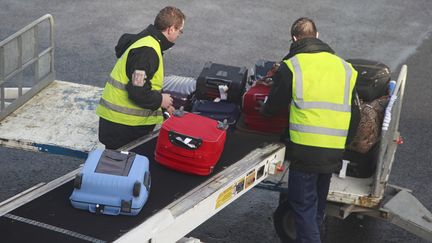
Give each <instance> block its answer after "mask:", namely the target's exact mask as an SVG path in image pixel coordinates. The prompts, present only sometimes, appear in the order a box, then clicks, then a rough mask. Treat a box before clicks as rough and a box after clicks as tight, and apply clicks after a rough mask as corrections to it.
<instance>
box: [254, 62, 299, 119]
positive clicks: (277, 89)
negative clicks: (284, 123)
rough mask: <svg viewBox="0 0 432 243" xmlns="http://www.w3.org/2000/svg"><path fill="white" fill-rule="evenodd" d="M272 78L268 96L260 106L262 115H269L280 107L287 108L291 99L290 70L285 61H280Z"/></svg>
mask: <svg viewBox="0 0 432 243" xmlns="http://www.w3.org/2000/svg"><path fill="white" fill-rule="evenodd" d="M272 79H273V85H272V87H271V89H270V93H269V96H268V98H267V101H266V102H265V103H264V105H263V106H262V107H261V113H262V114H263V115H264V116H271V115H274V114H276V113H278V112H279V111H280V110H281V109H288V106H289V104H290V101H291V93H292V85H291V84H292V72H291V71H290V70H289V69H288V67H287V66H286V64H285V63H281V65H280V67H279V69H278V71H277V72H276V73H275V75H274V76H273V78H272Z"/></svg>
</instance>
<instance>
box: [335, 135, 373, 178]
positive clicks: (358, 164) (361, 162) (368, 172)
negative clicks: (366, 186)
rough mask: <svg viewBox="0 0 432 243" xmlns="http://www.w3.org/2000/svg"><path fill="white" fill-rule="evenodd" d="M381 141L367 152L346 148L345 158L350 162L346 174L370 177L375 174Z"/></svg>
mask: <svg viewBox="0 0 432 243" xmlns="http://www.w3.org/2000/svg"><path fill="white" fill-rule="evenodd" d="M378 152H379V143H377V144H375V145H374V146H373V147H372V149H371V150H369V152H367V153H364V154H363V153H359V152H355V151H352V150H349V149H345V151H344V155H343V159H344V160H348V161H349V162H350V163H349V164H348V166H347V171H346V175H347V176H351V177H357V178H368V177H371V176H372V175H374V173H375V169H376V164H377V163H376V162H377V160H378Z"/></svg>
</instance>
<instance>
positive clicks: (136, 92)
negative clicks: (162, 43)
mask: <svg viewBox="0 0 432 243" xmlns="http://www.w3.org/2000/svg"><path fill="white" fill-rule="evenodd" d="M158 67H159V57H158V55H157V53H156V51H155V50H154V49H153V48H150V47H146V46H145V47H141V48H136V49H132V50H131V51H130V52H129V55H128V58H127V61H126V75H127V76H128V78H129V80H132V74H133V73H134V71H135V70H143V71H145V74H146V76H147V77H146V79H145V83H144V85H143V86H139V85H134V84H133V83H132V82H130V81H129V82H128V83H127V85H126V90H127V92H128V95H129V99H131V100H132V101H133V102H134V103H135V104H136V105H138V106H140V107H142V108H145V109H150V110H156V109H158V108H159V107H160V106H161V103H162V94H161V93H160V92H158V91H154V90H151V88H152V84H151V82H150V80H151V79H152V78H153V76H154V74H155V73H156V71H157V69H158Z"/></svg>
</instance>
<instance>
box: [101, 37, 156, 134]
mask: <svg viewBox="0 0 432 243" xmlns="http://www.w3.org/2000/svg"><path fill="white" fill-rule="evenodd" d="M143 46H148V47H151V48H153V49H154V50H155V51H156V53H157V55H158V57H159V67H158V69H157V71H156V73H155V74H154V76H153V78H152V79H151V80H150V82H151V84H152V90H156V91H161V90H162V86H163V77H164V69H163V59H162V53H161V48H160V44H159V42H158V41H157V40H156V39H155V38H154V37H152V36H146V37H143V38H141V39H139V40H137V41H136V42H135V43H133V44H132V45H131V46H130V47H128V49H127V50H126V51H125V52H124V53H123V55H122V56H121V57H120V58H119V59H118V60H117V63H116V64H115V66H114V68H113V70H112V71H111V79H110V80H109V81H108V82H107V83H106V85H105V88H104V91H103V93H102V98H101V100H100V103H99V105H98V107H97V108H96V114H97V115H98V116H100V117H102V118H104V119H106V120H108V121H111V122H115V123H119V124H123V125H128V126H141V125H153V124H160V123H162V121H163V116H162V110H161V108H159V109H157V110H155V111H152V110H149V109H143V108H141V107H139V106H137V105H136V104H134V103H133V102H132V101H131V100H130V99H129V98H128V93H127V91H126V84H127V83H128V82H129V78H128V77H127V75H126V61H127V57H128V54H129V51H130V50H132V49H135V48H140V47H143Z"/></svg>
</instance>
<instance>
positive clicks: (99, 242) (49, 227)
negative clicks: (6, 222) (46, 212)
mask: <svg viewBox="0 0 432 243" xmlns="http://www.w3.org/2000/svg"><path fill="white" fill-rule="evenodd" d="M3 216H4V217H6V218H9V219H13V220H16V221H19V222H22V223H26V224H31V225H34V226H37V227H40V228H44V229H47V230H52V231H55V232H58V233H62V234H65V235H68V236H72V237H75V238H78V239H80V240H86V241H89V242H95V243H102V242H106V241H103V240H99V239H96V238H94V237H91V236H87V235H83V234H80V233H77V232H74V231H71V230H67V229H63V228H60V227H57V226H53V225H50V224H45V223H42V222H39V221H36V220H32V219H28V218H23V217H20V216H17V215H13V214H9V213H8V214H5V215H3Z"/></svg>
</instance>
